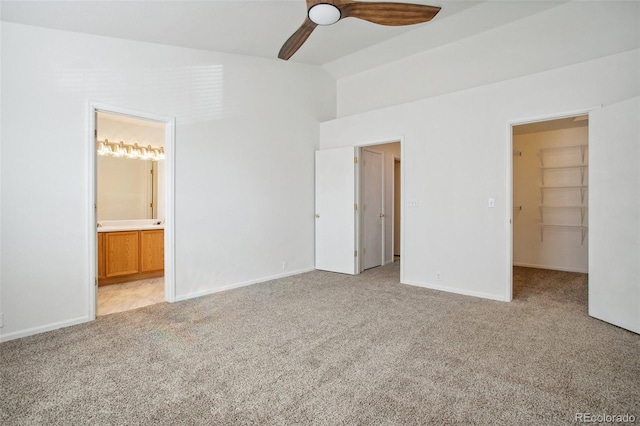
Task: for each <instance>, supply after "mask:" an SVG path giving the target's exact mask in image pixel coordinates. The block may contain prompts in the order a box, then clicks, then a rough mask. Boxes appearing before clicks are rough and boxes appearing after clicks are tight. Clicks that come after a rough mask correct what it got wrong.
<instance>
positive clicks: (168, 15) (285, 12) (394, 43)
mask: <svg viewBox="0 0 640 426" xmlns="http://www.w3.org/2000/svg"><path fill="white" fill-rule="evenodd" d="M406 1H407V2H412V3H419V4H428V5H432V6H440V7H442V10H441V11H440V13H439V14H438V15H437V16H436V17H435V18H434V19H433V20H432V21H431V22H429V23H424V24H417V25H412V26H406V27H385V26H381V25H376V24H372V23H369V22H365V21H362V20H359V19H353V18H350V19H344V20H341V21H339V22H338V23H336V24H335V25H331V26H327V27H318V28H316V30H315V31H314V32H313V33H312V34H311V36H310V37H309V39H308V40H307V42H306V43H305V44H304V45H303V46H302V48H301V49H300V50H299V51H298V52H297V53H296V54H295V55H294V56H293V57H292V58H291V59H290V60H289V61H291V62H301V63H307V64H315V65H321V66H324V67H325V68H326V69H327V71H329V72H330V73H331V74H332V75H333V76H334V77H336V78H340V77H343V76H346V75H351V74H354V73H358V72H362V71H364V70H366V69H368V68H371V67H374V66H378V65H382V64H384V63H387V62H390V61H394V60H398V59H401V58H403V57H406V56H410V55H414V54H417V53H420V52H422V51H425V50H428V49H434V48H438V47H439V46H442V45H445V44H447V43H451V42H453V41H455V40H459V39H462V38H465V37H469V36H472V35H474V34H477V33H480V32H483V31H487V30H490V29H491V28H494V27H497V26H501V25H506V24H509V23H511V22H513V21H516V20H519V19H522V18H524V17H527V16H530V15H532V14H535V13H539V12H541V11H543V10H546V9H548V8H551V7H554V6H557V5H559V4H561V3H564V2H565V1H540V0H536V1H527V0H510V1H504V0H490V1H463V0H433V1H431V0H406ZM0 11H1V17H2V20H3V21H6V22H14V23H20V24H26V25H35V26H41V27H47V28H53V29H59V30H66V31H74V32H82V33H88V34H95V35H102V36H108V37H116V38H124V39H130V40H137V41H145V42H151V43H159V44H167V45H172V46H180V47H188V48H195V49H203V50H210V51H216V52H225V53H233V54H240V55H250V56H258V57H265V58H274V59H275V58H276V57H277V54H278V51H279V49H280V47H281V46H282V44H283V43H284V42H285V40H287V38H288V37H289V36H290V35H291V34H292V33H293V32H294V31H295V30H296V29H298V27H299V26H300V25H301V24H302V21H303V19H304V18H305V16H306V4H305V0H278V1H273V0H249V1H247V0H200V1H190V0H173V1H168V0H132V1H127V0H106V1H105V0H82V1H69V0H65V1H57V0H47V1H7V0H2V3H1V9H0Z"/></svg>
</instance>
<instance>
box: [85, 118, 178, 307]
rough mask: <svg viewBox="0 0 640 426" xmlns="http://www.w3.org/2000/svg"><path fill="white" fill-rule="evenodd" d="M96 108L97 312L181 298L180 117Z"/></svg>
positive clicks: (94, 254) (94, 255)
mask: <svg viewBox="0 0 640 426" xmlns="http://www.w3.org/2000/svg"><path fill="white" fill-rule="evenodd" d="M92 108H93V109H92V116H93V121H92V125H93V129H94V131H93V138H92V145H91V146H92V147H93V149H92V150H91V151H92V153H91V160H92V162H91V163H90V164H92V173H91V175H92V176H93V177H94V180H93V185H92V187H93V189H94V192H93V194H92V199H93V200H94V203H93V204H94V209H93V215H92V221H91V223H92V229H93V232H92V236H93V238H94V241H95V244H92V245H91V247H92V248H93V249H94V251H93V252H92V253H91V258H92V259H95V265H93V266H94V268H93V275H94V277H95V278H94V279H93V281H94V283H93V284H94V285H93V286H92V289H93V292H92V293H93V295H92V296H93V301H94V302H93V303H92V307H93V309H94V311H93V314H94V317H95V316H101V315H107V314H111V313H116V312H122V311H126V310H130V309H136V308H140V307H143V306H148V305H151V304H155V303H160V302H163V301H173V299H174V290H173V286H174V284H173V272H172V271H173V250H171V247H172V245H173V236H172V211H173V196H172V194H173V173H172V170H173V167H172V164H173V163H172V161H171V157H172V156H171V153H172V152H173V149H172V147H173V120H172V119H161V118H158V117H153V116H149V115H145V114H138V113H130V112H126V111H122V110H117V109H112V108H102V107H98V106H93V107H92Z"/></svg>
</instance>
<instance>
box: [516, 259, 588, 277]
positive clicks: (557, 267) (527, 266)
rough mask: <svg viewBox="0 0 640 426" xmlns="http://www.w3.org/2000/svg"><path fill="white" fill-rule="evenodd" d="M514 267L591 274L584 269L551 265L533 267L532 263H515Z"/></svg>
mask: <svg viewBox="0 0 640 426" xmlns="http://www.w3.org/2000/svg"><path fill="white" fill-rule="evenodd" d="M513 266H522V267H523V268H536V269H550V270H552V271H562V272H578V273H580V274H588V273H589V271H585V270H583V269H577V268H564V267H560V266H551V265H533V264H531V263H520V262H513Z"/></svg>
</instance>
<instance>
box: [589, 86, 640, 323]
mask: <svg viewBox="0 0 640 426" xmlns="http://www.w3.org/2000/svg"><path fill="white" fill-rule="evenodd" d="M638 117H640V98H638V97H636V98H633V99H630V100H627V101H624V102H620V103H617V104H613V105H611V106H606V107H604V108H601V109H598V110H595V111H593V112H591V113H589V315H591V316H593V317H595V318H598V319H601V320H603V321H607V322H610V323H612V324H615V325H617V326H619V327H622V328H626V329H628V330H631V331H634V332H636V333H640V144H639V143H638V141H639V140H640V131H639V128H638V127H639V124H638V120H639V119H638Z"/></svg>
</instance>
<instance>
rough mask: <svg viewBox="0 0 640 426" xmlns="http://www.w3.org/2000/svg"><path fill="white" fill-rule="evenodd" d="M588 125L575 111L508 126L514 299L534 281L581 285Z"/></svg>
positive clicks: (584, 271) (585, 255) (584, 259)
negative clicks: (560, 116) (564, 115)
mask: <svg viewBox="0 0 640 426" xmlns="http://www.w3.org/2000/svg"><path fill="white" fill-rule="evenodd" d="M588 123H589V121H588V116H587V115H579V116H572V117H564V118H560V119H554V120H547V121H539V122H533V123H526V124H521V125H514V126H512V138H511V140H512V151H513V163H512V164H513V168H512V191H513V194H512V200H513V216H512V218H513V220H512V254H513V281H512V295H513V298H516V299H517V298H519V296H520V295H521V294H519V291H524V287H523V286H525V287H526V286H527V285H529V284H530V283H531V282H533V281H536V282H538V285H542V284H541V283H543V282H544V283H550V282H553V281H558V282H560V281H565V282H566V281H568V280H570V279H573V278H575V279H576V282H579V283H581V284H580V285H584V286H585V288H586V279H587V277H586V274H587V273H588V270H589V268H588V256H589V252H588V232H587V231H588V226H587V224H588V204H589V199H588V176H589V173H588V138H589V136H588ZM559 272H561V273H565V275H559ZM566 273H574V274H579V275H576V277H573V276H569V275H566ZM585 303H586V301H585Z"/></svg>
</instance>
